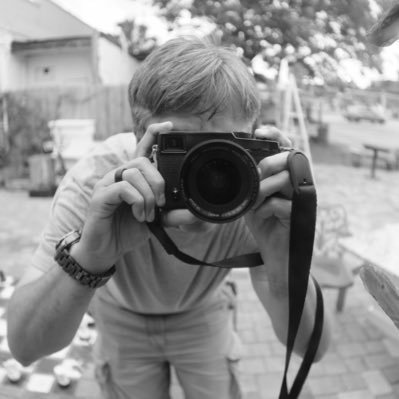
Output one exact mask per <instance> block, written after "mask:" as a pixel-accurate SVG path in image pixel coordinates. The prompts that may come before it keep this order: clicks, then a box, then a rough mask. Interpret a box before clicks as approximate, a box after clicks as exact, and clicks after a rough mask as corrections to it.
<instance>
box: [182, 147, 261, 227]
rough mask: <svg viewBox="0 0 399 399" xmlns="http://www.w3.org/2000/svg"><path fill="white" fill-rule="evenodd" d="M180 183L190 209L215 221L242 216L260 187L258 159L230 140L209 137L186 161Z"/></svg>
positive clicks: (206, 218) (188, 155)
mask: <svg viewBox="0 0 399 399" xmlns="http://www.w3.org/2000/svg"><path fill="white" fill-rule="evenodd" d="M180 183H181V188H182V193H183V197H184V199H185V202H186V205H187V208H188V209H189V210H190V211H191V212H193V213H194V214H195V215H196V216H198V217H199V218H201V219H204V220H207V221H211V222H213V223H223V222H227V221H231V220H234V219H237V218H238V217H240V216H241V215H242V214H244V213H245V212H246V211H247V210H248V209H249V208H250V207H251V206H252V205H253V203H254V202H255V200H256V196H257V194H258V190H259V177H258V172H257V166H256V163H255V161H254V159H253V158H252V157H251V155H250V154H249V153H248V152H247V151H246V150H245V149H243V148H242V147H241V146H239V145H238V144H236V143H233V142H230V141H227V140H209V141H206V142H203V143H201V144H199V145H197V146H195V147H194V148H192V149H191V151H190V152H189V153H188V154H187V155H186V157H185V158H184V160H183V163H182V168H181V171H180Z"/></svg>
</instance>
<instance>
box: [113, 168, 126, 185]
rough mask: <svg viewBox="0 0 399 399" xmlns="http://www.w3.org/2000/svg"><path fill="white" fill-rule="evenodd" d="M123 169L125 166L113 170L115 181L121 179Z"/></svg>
mask: <svg viewBox="0 0 399 399" xmlns="http://www.w3.org/2000/svg"><path fill="white" fill-rule="evenodd" d="M125 170H126V168H120V169H117V170H116V171H115V174H114V180H115V183H118V182H120V181H122V180H123V172H124V171H125Z"/></svg>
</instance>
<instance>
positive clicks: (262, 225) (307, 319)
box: [246, 131, 330, 359]
mask: <svg viewBox="0 0 399 399" xmlns="http://www.w3.org/2000/svg"><path fill="white" fill-rule="evenodd" d="M257 133H258V134H262V133H264V132H262V131H261V132H259V131H258V132H257ZM271 134H272V136H271V137H270V132H269V133H268V134H267V136H268V137H270V138H273V139H276V140H279V141H280V142H281V143H282V144H283V145H290V143H289V142H286V139H285V138H284V137H283V136H282V135H281V134H280V133H278V132H277V131H273V132H271ZM287 156H288V153H287V152H285V153H280V154H277V155H275V156H272V157H268V158H265V159H264V160H262V161H261V162H260V163H259V165H258V166H259V170H260V174H261V185H260V194H259V197H258V200H257V203H256V204H255V207H254V209H253V210H252V211H251V212H249V213H248V214H247V215H246V222H247V225H248V227H249V230H250V231H251V233H252V235H253V237H254V238H255V241H256V242H257V245H258V248H260V252H261V255H262V258H263V260H264V262H265V264H264V265H263V266H259V267H257V268H254V269H252V270H251V280H252V285H253V287H254V290H255V292H256V293H257V296H258V298H259V299H260V301H261V303H262V305H263V306H264V308H265V310H266V311H267V313H268V314H269V316H270V318H271V321H272V325H273V328H274V331H275V333H276V335H277V337H278V338H279V340H280V341H281V342H282V343H284V344H286V340H287V332H288V314H289V306H288V261H289V233H290V214H291V200H290V199H289V198H290V197H291V193H292V186H291V183H290V177H289V174H288V171H287V170H286V168H287V166H286V164H287ZM277 193H279V194H283V196H284V198H281V196H279V197H275V196H274V194H277ZM315 309H316V289H315V287H314V284H313V282H312V280H311V279H309V284H308V290H307V296H306V300H305V305H304V310H303V314H302V319H301V323H300V326H299V330H298V334H297V338H296V341H295V347H294V351H295V352H296V353H297V354H299V355H302V356H303V355H304V354H305V352H306V349H307V346H308V341H309V338H310V335H311V333H312V331H313V324H314V316H315ZM324 319H325V320H324V325H323V333H322V337H321V341H320V345H319V350H318V353H317V355H316V359H320V358H321V356H322V355H323V354H324V353H325V352H326V350H327V348H328V345H329V341H330V326H329V320H328V316H327V315H325V317H324Z"/></svg>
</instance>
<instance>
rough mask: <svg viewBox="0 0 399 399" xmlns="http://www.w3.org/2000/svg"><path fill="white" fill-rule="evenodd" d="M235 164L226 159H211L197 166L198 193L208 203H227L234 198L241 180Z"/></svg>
mask: <svg viewBox="0 0 399 399" xmlns="http://www.w3.org/2000/svg"><path fill="white" fill-rule="evenodd" d="M239 176H240V174H239V171H238V170H237V167H236V165H235V164H234V163H233V162H231V161H229V160H226V159H213V160H211V161H209V162H206V163H205V164H204V165H203V166H202V167H200V168H199V170H198V173H197V176H196V180H197V181H196V185H197V189H198V193H199V194H200V195H201V197H202V198H204V199H205V200H206V201H208V202H209V203H213V204H216V205H223V204H228V203H229V202H230V201H231V200H232V199H234V198H236V197H237V195H238V194H239V191H240V186H241V182H240V181H238V180H239Z"/></svg>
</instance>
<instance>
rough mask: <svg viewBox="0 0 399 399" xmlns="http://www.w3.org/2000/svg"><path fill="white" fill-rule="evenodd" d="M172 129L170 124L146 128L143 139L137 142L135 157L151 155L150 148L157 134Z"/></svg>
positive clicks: (165, 123) (154, 124) (158, 124)
mask: <svg viewBox="0 0 399 399" xmlns="http://www.w3.org/2000/svg"><path fill="white" fill-rule="evenodd" d="M172 128H173V124H172V122H169V121H167V122H161V123H153V124H151V125H149V126H148V128H147V130H146V132H145V133H144V136H143V138H142V139H141V140H140V141H139V142H138V144H137V147H136V151H135V156H136V157H148V156H149V155H150V154H151V151H152V146H153V145H154V144H155V142H156V139H157V136H158V133H165V132H168V131H170V130H171V129H172Z"/></svg>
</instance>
